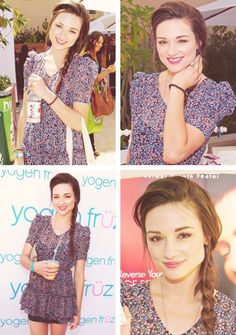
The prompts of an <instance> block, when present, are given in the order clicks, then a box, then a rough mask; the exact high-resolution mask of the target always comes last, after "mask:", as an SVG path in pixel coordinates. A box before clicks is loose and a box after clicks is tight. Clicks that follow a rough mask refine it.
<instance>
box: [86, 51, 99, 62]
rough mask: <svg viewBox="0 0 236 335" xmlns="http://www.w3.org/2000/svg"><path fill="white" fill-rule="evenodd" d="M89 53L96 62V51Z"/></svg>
mask: <svg viewBox="0 0 236 335" xmlns="http://www.w3.org/2000/svg"><path fill="white" fill-rule="evenodd" d="M88 53H89V54H90V55H91V56H92V57H93V59H95V60H96V61H97V60H98V59H97V53H96V52H95V51H92V50H89V51H88Z"/></svg>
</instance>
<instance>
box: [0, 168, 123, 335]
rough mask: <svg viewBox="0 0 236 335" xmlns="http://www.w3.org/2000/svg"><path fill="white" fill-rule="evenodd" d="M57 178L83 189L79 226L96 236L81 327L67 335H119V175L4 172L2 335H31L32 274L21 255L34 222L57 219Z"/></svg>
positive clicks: (0, 178)
mask: <svg viewBox="0 0 236 335" xmlns="http://www.w3.org/2000/svg"><path fill="white" fill-rule="evenodd" d="M58 172H68V173H71V174H72V175H73V176H74V177H76V178H77V179H78V181H79V183H80V188H81V202H80V204H79V214H78V217H77V221H78V222H79V223H81V224H82V225H83V226H89V227H90V230H91V242H90V249H89V253H88V258H87V262H86V272H85V279H86V280H85V286H84V298H83V305H82V317H81V324H80V326H79V327H78V328H77V329H76V330H74V331H70V330H68V331H67V334H79V335H92V334H96V335H111V334H114V333H115V232H116V221H115V188H116V180H115V172H113V171H111V170H107V171H106V170H105V171H100V170H98V171H95V170H94V171H88V170H85V169H84V170H79V169H77V170H75V169H73V170H72V169H69V168H56V169H52V168H50V167H49V168H46V167H42V168H30V167H27V168H25V167H22V168H17V169H16V168H14V167H9V168H1V169H0V198H1V206H0V218H1V219H0V220H1V221H0V227H1V228H0V273H1V281H0V297H1V298H0V299H1V308H0V311H1V313H0V334H2V335H15V334H17V335H29V334H30V332H29V327H28V318H27V315H26V314H25V312H24V311H21V310H20V305H19V301H20V297H21V294H22V292H23V290H24V289H25V287H26V284H27V282H28V276H29V272H28V271H27V270H25V269H24V268H23V267H22V266H21V265H20V264H19V260H20V253H21V250H22V247H23V244H24V242H25V239H26V237H27V234H28V229H29V227H30V224H31V221H32V219H33V218H34V217H35V215H36V214H37V213H40V214H42V215H49V214H51V213H53V208H52V206H51V203H50V189H49V181H50V179H51V178H52V177H53V175H55V174H56V173H58Z"/></svg>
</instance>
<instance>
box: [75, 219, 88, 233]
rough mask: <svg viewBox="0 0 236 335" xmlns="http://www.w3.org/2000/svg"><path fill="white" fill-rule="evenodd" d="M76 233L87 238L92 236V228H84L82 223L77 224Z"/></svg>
mask: <svg viewBox="0 0 236 335" xmlns="http://www.w3.org/2000/svg"><path fill="white" fill-rule="evenodd" d="M75 229H76V232H77V233H79V234H80V235H82V236H84V237H86V236H90V228H89V227H88V226H82V225H81V224H80V223H78V222H77V223H76V225H75Z"/></svg>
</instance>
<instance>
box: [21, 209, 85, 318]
mask: <svg viewBox="0 0 236 335" xmlns="http://www.w3.org/2000/svg"><path fill="white" fill-rule="evenodd" d="M59 240H60V242H59ZM69 241H70V230H69V231H67V232H65V233H64V234H62V235H56V234H55V232H54V230H53V227H52V225H51V216H42V215H37V216H36V217H35V219H34V220H33V222H32V224H31V227H30V229H29V234H28V237H27V239H26V242H27V243H29V244H31V245H32V246H33V245H34V244H35V243H36V251H37V260H38V261H42V260H48V259H52V258H53V255H54V250H55V248H56V246H57V245H58V250H57V253H56V257H55V259H56V260H57V261H59V272H58V274H57V275H56V278H55V279H54V280H47V279H45V278H44V277H42V276H40V275H39V274H37V273H36V272H34V273H32V272H31V273H30V278H29V283H28V284H27V287H26V289H25V290H24V292H23V294H22V297H21V301H20V303H21V309H23V310H24V311H25V312H26V313H28V314H30V315H32V316H35V317H39V318H42V319H47V320H57V322H58V323H67V322H69V321H73V317H74V315H76V314H77V307H76V291H75V287H74V283H73V278H72V271H71V269H72V267H73V266H74V265H75V263H76V261H77V260H79V259H86V257H87V252H88V248H89V242H90V230H89V228H88V227H82V226H81V225H80V224H76V229H75V250H76V252H75V256H74V257H72V256H71V255H70V252H69ZM58 242H59V243H58Z"/></svg>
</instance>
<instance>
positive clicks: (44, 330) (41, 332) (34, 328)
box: [29, 320, 48, 335]
mask: <svg viewBox="0 0 236 335" xmlns="http://www.w3.org/2000/svg"><path fill="white" fill-rule="evenodd" d="M29 325H30V334H31V335H48V324H47V323H43V322H36V321H31V320H29Z"/></svg>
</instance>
